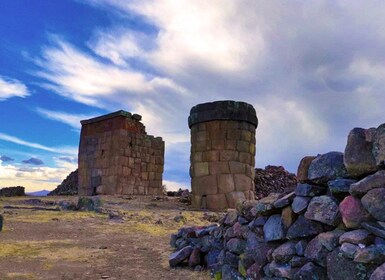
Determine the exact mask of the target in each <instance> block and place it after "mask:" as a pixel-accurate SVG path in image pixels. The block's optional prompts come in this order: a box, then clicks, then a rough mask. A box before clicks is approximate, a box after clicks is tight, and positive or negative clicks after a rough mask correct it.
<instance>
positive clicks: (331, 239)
mask: <svg viewBox="0 0 385 280" xmlns="http://www.w3.org/2000/svg"><path fill="white" fill-rule="evenodd" d="M344 233H345V231H343V230H340V229H335V230H333V231H328V232H323V233H320V234H319V235H318V239H319V241H320V242H321V244H322V246H324V247H325V248H326V249H328V250H329V251H333V250H334V249H335V248H336V247H337V246H338V244H339V243H338V241H339V238H340V236H341V235H342V234H344Z"/></svg>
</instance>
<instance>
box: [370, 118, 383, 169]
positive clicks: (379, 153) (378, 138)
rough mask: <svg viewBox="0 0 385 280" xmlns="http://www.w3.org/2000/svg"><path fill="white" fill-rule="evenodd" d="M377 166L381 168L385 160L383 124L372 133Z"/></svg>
mask: <svg viewBox="0 0 385 280" xmlns="http://www.w3.org/2000/svg"><path fill="white" fill-rule="evenodd" d="M372 152H373V155H374V159H375V160H376V165H377V166H383V165H384V160H385V123H384V124H381V125H380V126H379V127H377V129H376V132H375V133H374V141H373V149H372Z"/></svg>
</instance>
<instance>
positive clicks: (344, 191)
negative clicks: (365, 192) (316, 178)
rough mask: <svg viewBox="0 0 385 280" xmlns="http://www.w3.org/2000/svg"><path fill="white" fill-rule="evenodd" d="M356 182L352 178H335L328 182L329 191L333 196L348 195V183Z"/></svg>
mask: <svg viewBox="0 0 385 280" xmlns="http://www.w3.org/2000/svg"><path fill="white" fill-rule="evenodd" d="M356 182H357V180H352V179H335V180H333V181H329V182H328V187H329V191H330V193H331V194H332V195H333V196H335V197H338V198H342V197H345V196H347V195H349V189H350V185H351V184H354V183H356Z"/></svg>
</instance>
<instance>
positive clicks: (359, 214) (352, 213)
mask: <svg viewBox="0 0 385 280" xmlns="http://www.w3.org/2000/svg"><path fill="white" fill-rule="evenodd" d="M339 209H340V213H341V216H342V221H343V223H344V225H345V226H346V227H347V228H360V227H361V223H363V222H367V221H370V220H371V219H372V217H371V216H370V214H369V212H368V211H366V209H365V208H364V206H363V205H362V203H361V200H360V199H359V198H356V197H354V196H351V195H350V196H347V197H345V199H344V200H343V201H342V202H341V203H340V205H339Z"/></svg>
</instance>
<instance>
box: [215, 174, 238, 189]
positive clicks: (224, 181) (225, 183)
mask: <svg viewBox="0 0 385 280" xmlns="http://www.w3.org/2000/svg"><path fill="white" fill-rule="evenodd" d="M218 190H219V192H220V193H228V192H232V191H234V190H235V184H234V178H233V175H232V174H221V175H218Z"/></svg>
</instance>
